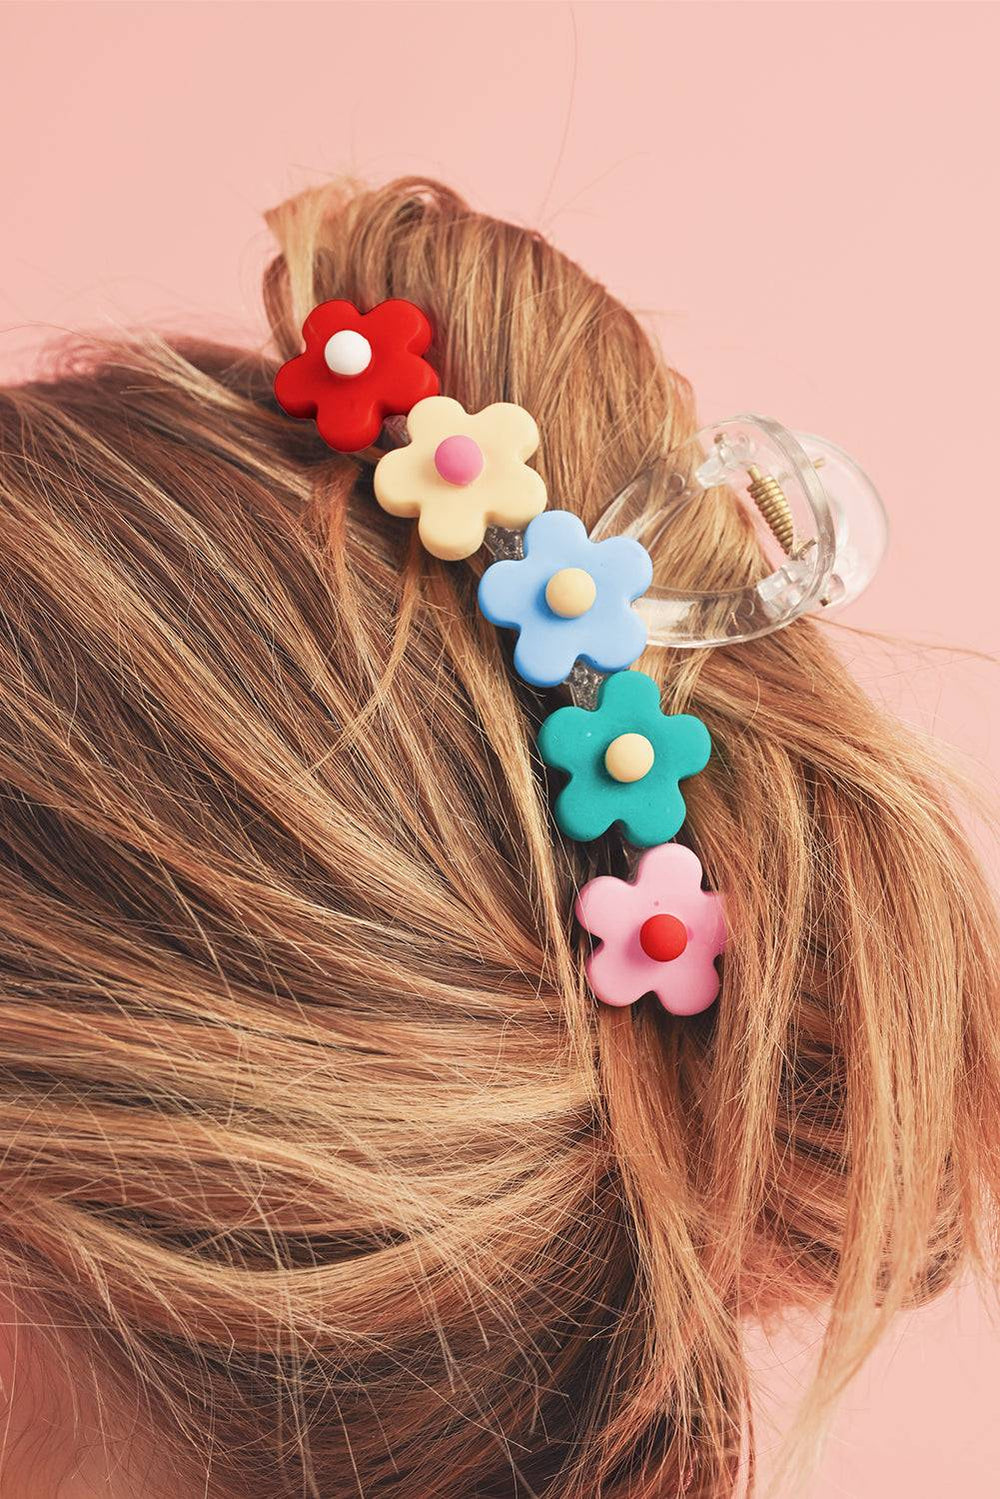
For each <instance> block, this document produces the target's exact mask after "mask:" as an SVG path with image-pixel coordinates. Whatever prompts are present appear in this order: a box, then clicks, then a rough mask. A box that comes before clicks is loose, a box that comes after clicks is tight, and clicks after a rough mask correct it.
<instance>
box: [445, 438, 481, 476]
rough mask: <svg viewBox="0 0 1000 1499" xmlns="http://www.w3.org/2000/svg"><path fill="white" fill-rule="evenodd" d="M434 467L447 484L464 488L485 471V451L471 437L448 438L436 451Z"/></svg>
mask: <svg viewBox="0 0 1000 1499" xmlns="http://www.w3.org/2000/svg"><path fill="white" fill-rule="evenodd" d="M434 467H435V468H436V469H437V471H438V473H439V474H440V475H441V477H442V479H443V480H444V481H445V483H446V484H457V485H460V486H462V487H463V488H464V486H465V485H466V484H471V483H472V481H473V479H478V478H479V475H480V474H481V473H482V471H483V450H482V448H481V447H480V446H479V444H478V442H474V441H473V440H472V438H471V437H461V436H458V435H456V436H455V437H446V438H445V439H444V441H443V442H439V443H438V445H437V447H436V448H435V450H434Z"/></svg>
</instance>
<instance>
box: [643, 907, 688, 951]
mask: <svg viewBox="0 0 1000 1499" xmlns="http://www.w3.org/2000/svg"><path fill="white" fill-rule="evenodd" d="M687 942H688V934H687V927H686V926H685V925H684V923H683V921H680V920H679V919H678V918H677V917H676V916H667V915H665V914H664V915H660V916H650V917H649V919H648V921H644V922H643V923H642V926H641V927H640V928H639V945H640V947H641V948H642V950H643V952H644V953H645V954H646V957H647V958H653V959H654V960H655V961H656V962H657V963H669V962H670V961H671V959H672V958H679V957H680V955H681V953H682V952H683V951H684V949H685V948H686V947H687Z"/></svg>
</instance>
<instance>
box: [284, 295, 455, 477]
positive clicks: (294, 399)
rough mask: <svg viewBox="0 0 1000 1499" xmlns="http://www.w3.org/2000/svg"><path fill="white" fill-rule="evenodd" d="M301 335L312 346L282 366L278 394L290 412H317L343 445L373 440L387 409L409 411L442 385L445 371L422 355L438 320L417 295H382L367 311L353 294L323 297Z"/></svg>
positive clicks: (353, 447) (328, 433)
mask: <svg viewBox="0 0 1000 1499" xmlns="http://www.w3.org/2000/svg"><path fill="white" fill-rule="evenodd" d="M302 335H303V337H304V339H305V341H306V347H305V353H304V354H299V355H297V356H296V358H295V359H290V360H289V361H288V363H287V364H283V365H282V366H281V368H280V370H279V371H278V373H277V374H276V375H275V377H274V394H275V396H276V397H277V399H278V404H279V405H280V406H282V407H283V408H284V410H285V411H287V412H288V415H289V416H299V417H315V418H316V425H317V427H318V428H319V433H320V436H321V437H322V438H323V439H324V441H325V442H328V443H329V444H330V446H331V448H336V449H337V450H338V451H339V452H342V453H356V452H358V451H360V449H361V448H367V447H368V446H369V445H370V444H371V443H373V442H374V441H375V439H376V438H377V437H378V434H379V431H380V430H381V427H382V422H383V421H384V419H385V418H386V417H387V416H405V415H406V413H407V412H408V411H409V410H410V407H411V406H415V405H416V403H417V402H418V401H422V400H423V399H424V397H425V396H435V395H437V393H438V377H437V375H436V374H435V372H434V370H433V369H432V368H431V366H430V365H429V364H428V363H427V361H426V359H421V357H420V356H421V355H422V354H423V352H424V350H425V349H426V348H427V346H428V344H429V343H430V341H431V325H430V323H429V322H428V321H427V318H426V317H425V316H424V314H423V313H422V312H421V311H420V308H419V307H414V305H413V303H412V302H403V301H400V300H399V299H395V300H393V301H389V302H380V303H379V305H378V306H377V307H373V308H372V310H371V312H366V313H360V312H359V311H358V309H357V308H356V307H355V306H354V305H353V303H351V302H321V303H320V305H319V306H318V307H314V308H313V310H312V312H311V313H310V314H309V316H308V317H307V318H306V320H305V323H304V324H303V327H302Z"/></svg>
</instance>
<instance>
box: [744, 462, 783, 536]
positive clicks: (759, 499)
mask: <svg viewBox="0 0 1000 1499" xmlns="http://www.w3.org/2000/svg"><path fill="white" fill-rule="evenodd" d="M747 473H748V474H749V475H750V483H749V485H748V486H747V493H748V494H749V496H750V498H751V499H752V500H753V502H754V504H755V505H756V506H757V509H758V510H759V511H760V513H761V515H762V516H763V518H764V521H765V523H766V525H767V527H768V530H769V531H770V532H771V535H772V536H773V537H774V539H775V541H776V542H777V543H778V545H779V546H780V547H781V550H782V551H783V552H785V553H786V554H787V555H788V556H789V557H790V556H791V555H792V553H793V552H794V550H795V522H794V520H793V519H792V512H791V510H790V509H789V505H788V501H787V500H786V499H785V492H784V490H783V489H782V487H781V485H780V484H779V483H778V481H777V479H773V478H772V477H771V476H770V474H762V473H761V471H760V469H759V468H757V466H756V465H755V464H752V465H751V466H750V467H749V468H748V469H747Z"/></svg>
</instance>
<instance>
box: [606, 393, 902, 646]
mask: <svg viewBox="0 0 1000 1499" xmlns="http://www.w3.org/2000/svg"><path fill="white" fill-rule="evenodd" d="M734 495H736V496H737V497H739V498H741V499H742V500H743V502H744V504H745V505H746V506H747V508H748V510H749V512H750V513H751V514H752V516H753V518H754V521H755V523H756V525H757V528H758V531H759V533H760V539H761V543H762V547H763V551H764V555H765V557H767V559H768V561H769V563H770V564H771V565H773V569H774V570H773V571H772V572H769V573H768V574H767V575H766V576H765V577H762V578H761V579H760V580H759V581H758V582H756V583H754V584H750V585H748V586H746V587H743V588H736V589H731V590H728V591H723V592H715V593H688V592H683V591H681V590H678V589H672V588H663V587H657V586H654V587H652V588H650V589H649V591H648V592H647V593H646V594H645V595H644V597H643V598H641V599H640V600H638V601H637V603H636V605H635V607H636V608H637V609H638V610H639V611H640V612H641V613H642V615H643V616H644V618H645V619H646V622H647V625H648V627H649V641H650V644H654V645H669V646H680V647H685V646H686V647H695V646H707V645H723V644H725V643H727V642H731V641H740V640H754V639H756V638H758V637H759V636H761V635H769V634H770V633H771V632H772V631H773V630H781V629H783V628H784V627H785V626H786V625H789V624H791V623H792V621H793V620H796V619H798V618H799V617H800V615H803V614H827V613H830V612H832V611H833V610H835V609H840V608H843V607H844V605H845V604H849V603H850V602H851V601H852V600H853V599H856V598H857V597H858V595H859V594H860V593H861V592H862V591H863V589H865V588H866V587H867V586H868V584H869V583H870V582H871V580H872V578H873V577H874V575H875V572H876V570H877V568H878V565H879V563H880V562H881V560H882V556H883V554H884V552H885V548H886V543H887V541H888V534H889V528H888V521H887V519H886V514H885V509H884V507H883V505H882V501H881V500H880V498H879V495H878V491H877V490H876V488H875V486H874V484H873V483H872V481H871V479H869V477H868V475H867V474H866V473H865V472H864V470H863V469H861V468H860V467H859V466H858V464H856V463H855V462H854V460H853V458H851V457H849V455H848V454H847V453H845V452H844V451H843V450H842V449H841V448H838V447H837V446H836V445H835V444H834V443H832V442H827V441H826V440H825V439H824V438H821V437H813V436H811V435H809V434H808V433H803V432H790V431H789V430H788V429H787V428H786V427H783V426H781V424H780V423H779V422H774V421H771V420H770V419H769V418H767V417H763V416H737V417H732V418H731V419H729V420H728V421H724V422H715V423H713V425H712V426H710V427H703V428H702V429H701V430H700V431H699V432H696V433H695V435H694V436H693V437H692V438H690V439H689V441H687V442H685V443H683V444H682V445H681V446H680V447H678V448H674V449H673V450H672V451H671V452H669V453H667V454H666V455H665V456H664V457H663V458H661V459H659V460H658V461H657V462H656V463H655V464H653V466H652V467H651V468H648V469H646V470H645V471H644V472H643V473H642V474H640V475H639V476H638V478H636V479H634V480H633V481H632V483H630V484H629V485H628V486H627V487H626V488H625V489H623V490H622V492H621V493H620V494H619V495H617V496H616V497H615V499H614V500H612V502H611V504H610V505H609V506H608V508H607V510H606V511H605V512H604V515H603V516H602V517H601V519H600V521H599V522H598V524H597V525H596V526H595V528H594V531H593V533H592V538H593V540H595V541H598V540H601V539H602V538H603V537H605V536H620V535H630V536H635V537H636V538H637V539H638V540H639V541H641V542H642V543H643V545H644V546H646V547H650V548H651V547H652V546H653V545H654V544H655V542H656V540H657V538H658V537H659V536H661V535H662V534H663V531H664V529H665V528H666V527H667V526H669V525H670V524H671V523H672V522H673V521H674V520H676V518H677V516H678V515H679V513H680V512H681V511H682V510H683V509H686V507H687V506H688V505H690V504H692V503H693V502H695V501H697V502H698V503H699V504H720V503H727V504H731V503H732V498H733V496H734Z"/></svg>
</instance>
